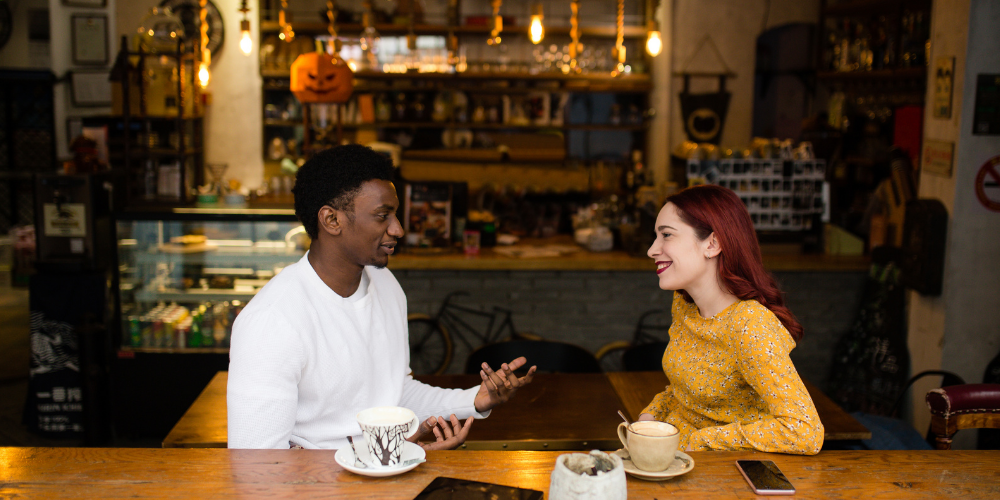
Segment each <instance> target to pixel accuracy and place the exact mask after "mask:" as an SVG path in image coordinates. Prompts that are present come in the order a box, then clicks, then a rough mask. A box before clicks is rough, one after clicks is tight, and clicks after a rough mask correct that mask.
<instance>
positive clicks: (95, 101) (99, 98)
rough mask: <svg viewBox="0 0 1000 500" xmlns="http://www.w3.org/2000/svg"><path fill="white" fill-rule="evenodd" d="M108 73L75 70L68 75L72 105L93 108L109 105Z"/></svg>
mask: <svg viewBox="0 0 1000 500" xmlns="http://www.w3.org/2000/svg"><path fill="white" fill-rule="evenodd" d="M108 76H109V75H108V71H106V70H105V71H101V70H76V71H73V72H72V73H70V81H71V82H72V90H73V94H72V98H73V105H74V106H77V107H94V106H110V105H111V82H110V81H109V80H108Z"/></svg>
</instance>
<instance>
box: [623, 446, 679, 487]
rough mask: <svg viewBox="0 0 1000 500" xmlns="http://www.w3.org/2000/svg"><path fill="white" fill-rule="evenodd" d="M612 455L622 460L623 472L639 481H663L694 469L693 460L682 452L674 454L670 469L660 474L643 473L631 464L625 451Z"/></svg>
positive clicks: (630, 459)
mask: <svg viewBox="0 0 1000 500" xmlns="http://www.w3.org/2000/svg"><path fill="white" fill-rule="evenodd" d="M614 453H615V455H618V456H619V457H620V458H621V459H622V465H624V466H625V472H628V473H629V474H631V475H633V476H635V477H637V478H639V479H645V480H646V481H665V480H667V479H670V478H672V477H674V476H679V475H681V474H685V473H687V472H688V471H690V470H691V469H693V468H694V459H693V458H691V457H690V456H689V455H688V454H687V453H684V452H683V451H678V452H676V453H675V454H674V461H673V462H671V463H670V467H667V470H665V471H660V472H649V471H644V470H642V469H640V468H638V467H636V466H635V464H633V463H632V457H630V456H629V454H628V452H627V451H625V450H617V451H615V452H614Z"/></svg>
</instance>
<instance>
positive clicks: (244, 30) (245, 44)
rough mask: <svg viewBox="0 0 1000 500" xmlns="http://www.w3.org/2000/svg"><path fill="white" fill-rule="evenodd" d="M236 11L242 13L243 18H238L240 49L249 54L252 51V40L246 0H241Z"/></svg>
mask: <svg viewBox="0 0 1000 500" xmlns="http://www.w3.org/2000/svg"><path fill="white" fill-rule="evenodd" d="M238 12H240V13H241V14H243V19H242V20H240V50H242V51H243V53H244V54H245V55H250V53H251V52H253V40H252V39H251V38H250V20H249V19H247V12H250V8H249V7H247V0H243V3H242V5H241V6H240V8H239V10H238Z"/></svg>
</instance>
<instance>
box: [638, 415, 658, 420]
mask: <svg viewBox="0 0 1000 500" xmlns="http://www.w3.org/2000/svg"><path fill="white" fill-rule="evenodd" d="M650 420H656V417H654V416H653V415H652V414H650V413H640V414H639V421H640V422H647V421H650Z"/></svg>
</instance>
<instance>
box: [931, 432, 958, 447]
mask: <svg viewBox="0 0 1000 500" xmlns="http://www.w3.org/2000/svg"><path fill="white" fill-rule="evenodd" d="M951 436H954V434H952V435H951ZM951 436H934V449H936V450H950V449H951Z"/></svg>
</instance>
